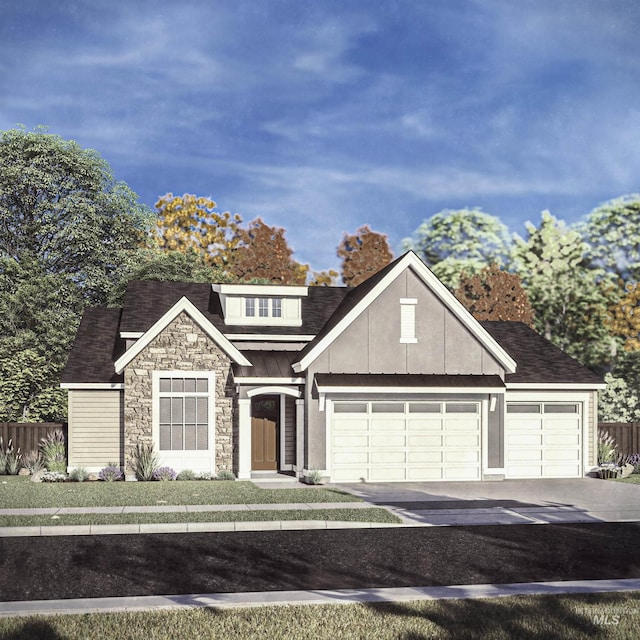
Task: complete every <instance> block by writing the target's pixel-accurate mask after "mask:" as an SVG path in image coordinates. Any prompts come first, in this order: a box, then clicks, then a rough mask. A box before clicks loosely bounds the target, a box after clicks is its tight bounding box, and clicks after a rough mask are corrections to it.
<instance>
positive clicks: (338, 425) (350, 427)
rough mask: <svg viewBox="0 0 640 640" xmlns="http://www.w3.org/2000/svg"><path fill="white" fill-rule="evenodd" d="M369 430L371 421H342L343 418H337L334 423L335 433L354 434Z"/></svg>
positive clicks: (352, 419)
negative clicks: (346, 432)
mask: <svg viewBox="0 0 640 640" xmlns="http://www.w3.org/2000/svg"><path fill="white" fill-rule="evenodd" d="M368 430H369V421H368V420H367V419H366V418H364V419H361V420H357V419H354V418H349V419H342V418H336V419H335V420H334V421H333V431H334V433H335V432H340V431H348V432H350V433H351V432H352V431H368Z"/></svg>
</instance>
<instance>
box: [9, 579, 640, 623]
mask: <svg viewBox="0 0 640 640" xmlns="http://www.w3.org/2000/svg"><path fill="white" fill-rule="evenodd" d="M638 590H640V580H638V579H628V580H577V581H560V582H531V583H515V584H471V585H454V586H446V587H399V588H381V589H341V590H335V591H333V590H332V591H266V592H252V593H213V594H192V595H169V596H137V597H128V598H83V599H78V600H73V599H69V600H30V601H22V602H0V617H9V616H13V617H15V616H31V615H64V614H90V613H109V612H122V613H124V612H131V611H153V610H168V609H173V610H177V609H187V610H188V609H198V608H213V609H228V608H235V607H258V606H275V605H318V604H353V603H356V602H411V601H416V600H444V599H453V598H466V599H468V598H496V597H505V596H516V595H549V594H555V595H558V594H563V593H614V592H623V591H638ZM634 613H637V611H634Z"/></svg>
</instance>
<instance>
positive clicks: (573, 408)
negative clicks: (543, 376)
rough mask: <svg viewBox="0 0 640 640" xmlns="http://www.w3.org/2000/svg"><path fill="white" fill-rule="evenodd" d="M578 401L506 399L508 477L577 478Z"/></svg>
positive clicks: (578, 471)
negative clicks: (522, 400)
mask: <svg viewBox="0 0 640 640" xmlns="http://www.w3.org/2000/svg"><path fill="white" fill-rule="evenodd" d="M581 451H582V415H581V405H580V403H542V402H540V403H507V424H506V453H505V458H506V464H505V475H506V477H507V478H579V477H580V476H581V475H582V472H581V468H582V465H581V460H582V456H581Z"/></svg>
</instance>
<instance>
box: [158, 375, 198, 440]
mask: <svg viewBox="0 0 640 640" xmlns="http://www.w3.org/2000/svg"><path fill="white" fill-rule="evenodd" d="M209 386H210V382H209V379H208V378H189V377H176V376H171V377H161V378H160V380H159V401H160V412H159V417H160V419H159V423H160V450H161V451H176V450H178V451H205V450H207V449H208V447H209Z"/></svg>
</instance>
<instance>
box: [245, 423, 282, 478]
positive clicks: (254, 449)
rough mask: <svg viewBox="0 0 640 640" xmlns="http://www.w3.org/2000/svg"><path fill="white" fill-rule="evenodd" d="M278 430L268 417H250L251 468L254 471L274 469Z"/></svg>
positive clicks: (276, 467) (275, 466) (275, 468)
mask: <svg viewBox="0 0 640 640" xmlns="http://www.w3.org/2000/svg"><path fill="white" fill-rule="evenodd" d="M277 444H278V430H277V426H276V423H275V422H274V421H273V420H269V419H268V418H251V468H252V469H255V470H256V471H276V470H277V469H278V462H277V459H276V450H277Z"/></svg>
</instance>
